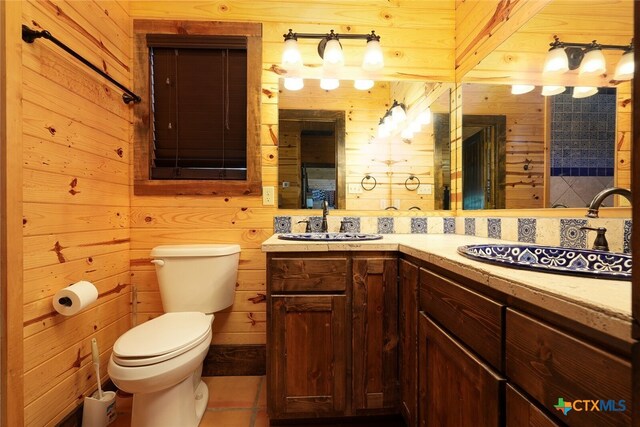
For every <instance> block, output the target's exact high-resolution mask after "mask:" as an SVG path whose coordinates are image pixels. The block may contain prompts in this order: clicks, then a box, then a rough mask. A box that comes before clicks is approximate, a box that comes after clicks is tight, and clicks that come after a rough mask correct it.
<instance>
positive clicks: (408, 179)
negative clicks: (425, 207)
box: [404, 175, 420, 191]
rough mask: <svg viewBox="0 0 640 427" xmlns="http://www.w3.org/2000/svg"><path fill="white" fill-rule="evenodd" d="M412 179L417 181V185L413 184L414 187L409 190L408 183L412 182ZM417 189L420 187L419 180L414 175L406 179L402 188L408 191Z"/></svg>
mask: <svg viewBox="0 0 640 427" xmlns="http://www.w3.org/2000/svg"><path fill="white" fill-rule="evenodd" d="M414 179H415V180H416V181H418V183H417V184H415V185H416V186H415V187H413V188H409V181H411V182H413V180H414ZM418 187H420V178H418V177H417V176H415V175H410V176H409V178H407V179H406V181H405V182H404V188H406V189H407V190H409V191H416V190H417V189H418Z"/></svg>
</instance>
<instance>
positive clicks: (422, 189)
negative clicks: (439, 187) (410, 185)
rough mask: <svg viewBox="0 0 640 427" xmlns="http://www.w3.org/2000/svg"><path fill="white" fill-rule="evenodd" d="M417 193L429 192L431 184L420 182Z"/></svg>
mask: <svg viewBox="0 0 640 427" xmlns="http://www.w3.org/2000/svg"><path fill="white" fill-rule="evenodd" d="M418 194H431V184H422V185H421V186H420V187H418Z"/></svg>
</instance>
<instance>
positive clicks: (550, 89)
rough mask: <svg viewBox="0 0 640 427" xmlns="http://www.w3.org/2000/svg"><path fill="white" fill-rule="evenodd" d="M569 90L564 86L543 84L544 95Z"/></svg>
mask: <svg viewBox="0 0 640 427" xmlns="http://www.w3.org/2000/svg"><path fill="white" fill-rule="evenodd" d="M565 90H567V88H566V87H564V86H542V96H551V95H558V94H560V93H562V92H564V91H565Z"/></svg>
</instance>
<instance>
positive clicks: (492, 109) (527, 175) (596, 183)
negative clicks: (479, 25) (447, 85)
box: [460, 0, 633, 209]
mask: <svg viewBox="0 0 640 427" xmlns="http://www.w3.org/2000/svg"><path fill="white" fill-rule="evenodd" d="M554 35H558V37H559V38H560V39H561V40H563V41H565V42H573V43H589V42H591V41H592V40H594V39H596V40H597V41H598V42H599V43H602V44H608V45H622V46H624V45H628V44H629V43H630V41H631V39H632V37H633V1H631V0H624V1H620V2H613V3H607V4H606V5H605V4H600V3H592V2H587V3H585V4H583V5H582V6H581V7H580V8H576V7H575V3H572V2H567V1H553V2H550V3H549V4H548V5H547V6H546V7H545V8H543V9H542V10H541V11H540V12H539V13H538V14H536V15H535V16H533V17H532V18H531V19H530V20H529V21H528V22H527V23H525V24H524V25H523V26H522V27H521V28H520V29H519V30H518V31H517V32H516V33H514V34H513V35H512V36H511V37H509V39H507V40H506V41H505V42H504V43H502V45H500V46H499V47H498V48H497V49H495V50H494V51H493V52H492V53H490V54H489V55H488V56H487V57H486V58H485V59H483V60H482V61H481V62H480V63H479V64H478V65H477V66H476V67H475V68H474V69H473V70H471V71H470V72H469V73H467V74H466V75H465V76H464V78H463V82H464V84H463V89H462V99H461V103H462V114H463V119H462V129H461V134H462V139H463V142H462V156H461V157H462V165H461V166H460V168H461V170H462V172H463V173H462V175H463V183H462V187H463V188H462V193H463V195H462V200H463V208H464V209H483V208H511V209H516V208H544V207H547V208H550V207H565V206H566V207H584V206H586V205H587V204H588V203H589V201H590V200H591V198H592V197H593V195H594V194H595V193H597V192H598V191H599V190H600V189H602V188H606V187H610V186H613V185H615V186H621V187H625V188H629V187H630V159H631V141H632V135H631V125H630V123H631V83H630V82H629V81H615V80H613V74H614V70H615V68H616V65H617V62H618V61H619V60H620V57H621V56H622V53H623V52H622V51H620V50H604V51H603V53H604V55H605V60H606V69H607V72H606V73H602V74H599V75H596V76H591V77H586V76H584V75H582V76H581V75H579V72H578V70H577V69H576V70H572V71H569V72H566V73H563V74H559V75H548V74H547V75H543V73H542V65H543V64H544V61H545V58H546V55H547V51H548V49H549V43H550V42H552V41H553V36H554ZM513 84H530V85H535V88H534V89H533V91H531V92H529V93H525V94H522V95H512V94H511V85H513ZM543 85H561V86H566V87H567V89H566V91H565V92H564V93H562V94H559V95H553V96H549V97H543V96H542V95H541V89H542V86H543ZM574 86H596V87H598V88H599V89H598V94H597V95H594V96H591V97H588V98H582V99H576V98H573V97H572V91H573V87H574ZM474 165H475V166H474ZM488 170H491V172H487V171H488ZM464 181H467V182H464ZM613 201H614V199H613V198H612V199H610V200H607V202H606V203H607V204H608V205H609V206H612V205H613V203H612V202H613ZM618 202H619V203H620V205H625V203H626V202H625V201H624V200H620V201H616V203H618Z"/></svg>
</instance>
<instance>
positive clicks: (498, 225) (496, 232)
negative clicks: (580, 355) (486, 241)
mask: <svg viewBox="0 0 640 427" xmlns="http://www.w3.org/2000/svg"><path fill="white" fill-rule="evenodd" d="M487 237H490V238H492V239H502V219H501V218H487Z"/></svg>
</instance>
